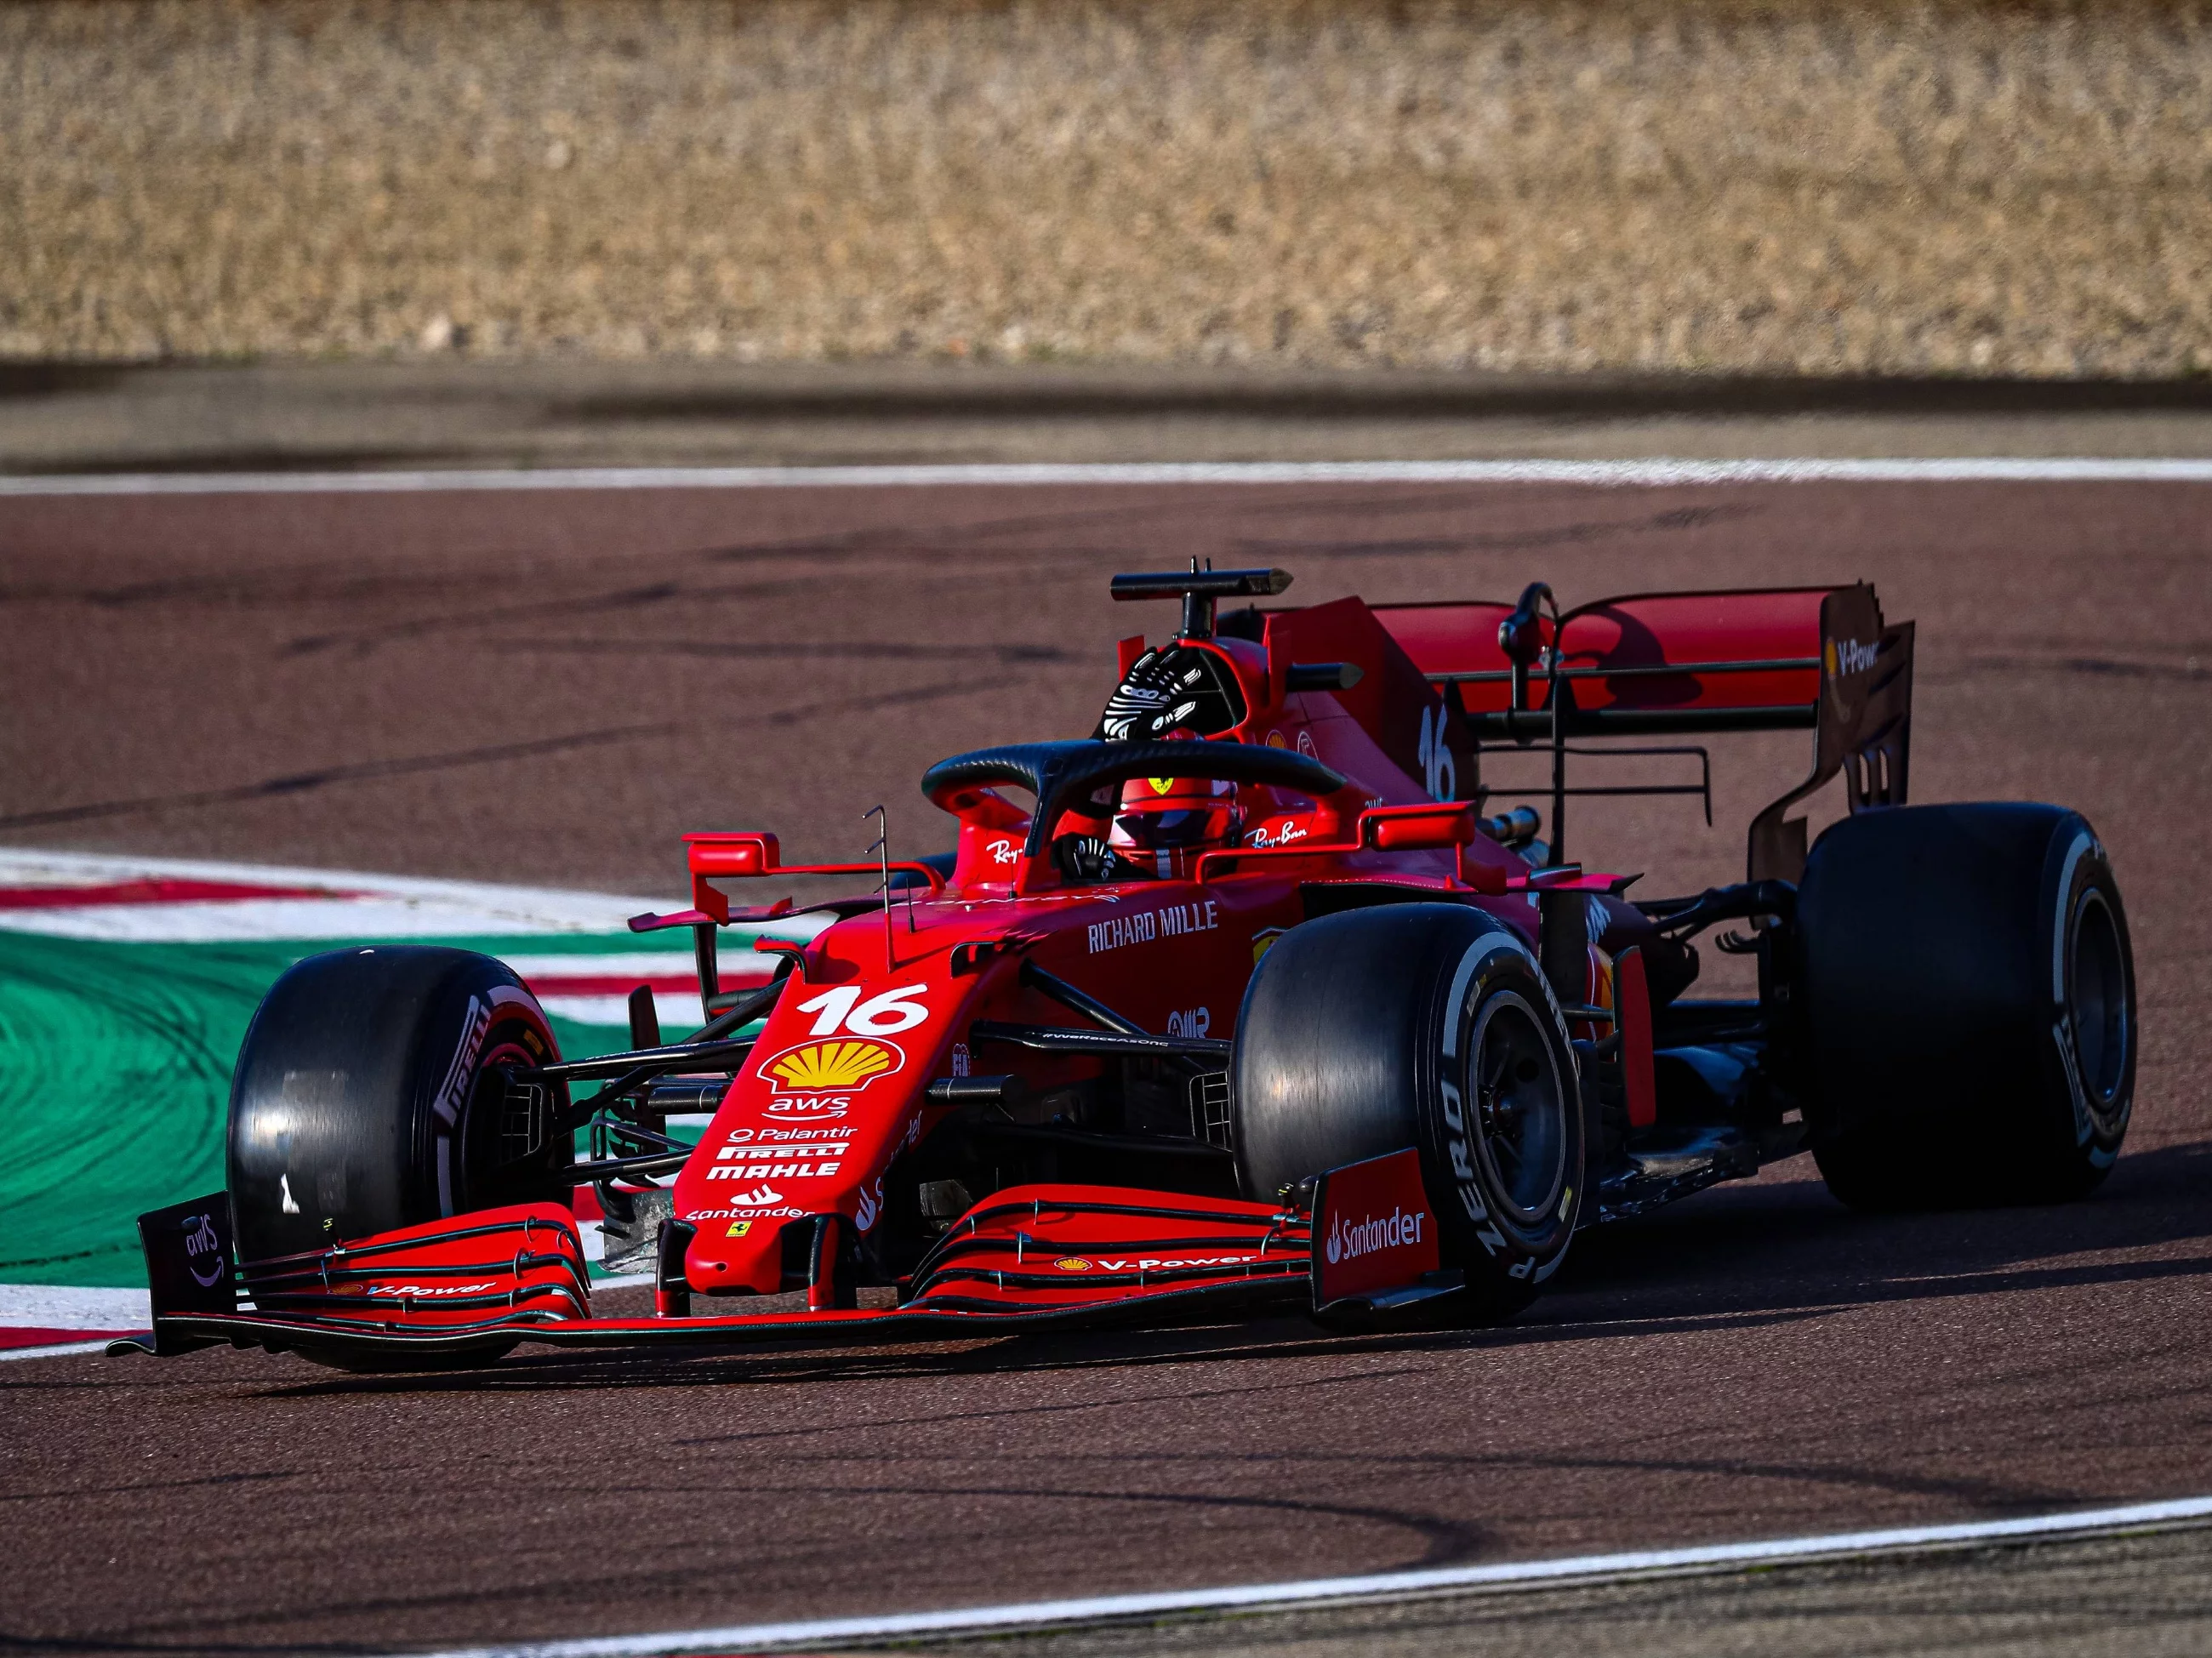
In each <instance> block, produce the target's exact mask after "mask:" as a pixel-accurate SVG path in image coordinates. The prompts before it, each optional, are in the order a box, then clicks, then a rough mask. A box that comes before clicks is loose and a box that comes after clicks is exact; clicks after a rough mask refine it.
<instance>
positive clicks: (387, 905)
mask: <svg viewBox="0 0 2212 1658" xmlns="http://www.w3.org/2000/svg"><path fill="white" fill-rule="evenodd" d="M165 876H166V877H169V878H174V879H178V880H190V881H232V882H239V883H243V884H259V885H265V886H291V887H321V888H325V889H329V890H333V891H350V892H355V893H360V894H364V895H366V896H367V897H366V900H364V899H362V898H331V899H328V900H313V899H295V900H281V899H280V900H253V899H249V900H245V901H242V902H211V903H183V904H158V903H155V904H117V905H112V906H100V907H99V908H94V909H87V910H84V911H82V912H78V911H73V910H70V909H67V908H59V909H51V910H32V909H27V910H11V911H9V912H7V913H6V914H5V915H4V916H0V926H4V927H6V928H9V929H10V930H14V931H19V932H65V933H68V934H70V936H74V937H82V938H135V939H140V940H149V941H150V940H153V939H176V938H182V937H187V936H189V937H195V938H197V937H202V936H205V937H209V938H347V937H391V936H396V935H398V934H401V933H409V932H415V933H421V932H430V933H435V932H446V933H448V934H454V935H459V934H463V933H468V932H622V931H623V927H624V924H625V923H626V922H627V920H629V917H630V916H632V915H635V914H638V913H639V912H640V911H641V910H647V909H668V908H676V907H677V903H676V901H673V900H670V899H665V898H663V899H652V898H629V897H623V896H618V895H615V894H609V893H599V892H569V891H563V890H559V889H555V888H547V887H522V886H494V885H492V884H489V883H486V882H482V881H434V880H422V879H417V878H412V877H408V876H398V875H368V874H362V873H361V872H357V871H353V870H340V869H295V868H290V867H288V866H284V865H270V864H224V863H210V862H206V861H204V860H201V859H170V858H118V857H100V856H94V855H92V854H89V853H68V852H33V851H16V850H8V851H0V885H8V886H35V885H41V884H48V883H52V884H72V883H80V882H81V883H94V882H100V881H118V880H131V879H135V878H141V877H150V878H159V877H165ZM372 910H373V911H374V915H373V917H371V916H370V914H369V912H371V911H372ZM225 916H229V917H231V918H233V920H232V922H231V923H229V924H226V923H224V922H223V919H222V918H223V917H225ZM289 926H309V927H310V930H309V931H305V932H290V931H287V930H285V929H286V928H287V927H289ZM192 928H213V929H214V930H213V931H211V932H197V931H191V930H190V929H192ZM133 929H136V930H135V931H134V930H133ZM179 929H185V931H183V932H180V931H179Z"/></svg>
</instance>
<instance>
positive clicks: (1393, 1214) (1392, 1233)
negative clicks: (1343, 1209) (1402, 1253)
mask: <svg viewBox="0 0 2212 1658" xmlns="http://www.w3.org/2000/svg"><path fill="white" fill-rule="evenodd" d="M1428 1218H1429V1216H1428V1212H1427V1211H1426V1210H1425V1209H1416V1210H1414V1211H1413V1212H1411V1213H1408V1212H1407V1211H1405V1210H1403V1209H1397V1208H1394V1209H1392V1210H1391V1211H1390V1212H1389V1214H1387V1215H1383V1216H1380V1217H1370V1218H1368V1219H1366V1220H1359V1221H1353V1222H1351V1223H1350V1224H1346V1221H1345V1218H1344V1217H1343V1216H1341V1215H1339V1216H1337V1217H1336V1218H1335V1220H1334V1222H1333V1223H1332V1224H1331V1225H1330V1227H1329V1229H1328V1246H1327V1248H1328V1264H1329V1265H1330V1266H1335V1265H1337V1264H1338V1263H1339V1262H1340V1261H1345V1260H1358V1259H1359V1257H1360V1256H1362V1255H1366V1254H1373V1253H1374V1252H1375V1251H1376V1250H1377V1249H1399V1248H1405V1247H1406V1246H1407V1245H1409V1244H1416V1243H1419V1242H1420V1241H1421V1223H1422V1222H1423V1221H1425V1220H1426V1219H1428Z"/></svg>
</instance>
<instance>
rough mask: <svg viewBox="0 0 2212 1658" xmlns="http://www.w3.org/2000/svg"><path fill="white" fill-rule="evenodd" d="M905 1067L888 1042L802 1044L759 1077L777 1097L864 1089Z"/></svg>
mask: <svg viewBox="0 0 2212 1658" xmlns="http://www.w3.org/2000/svg"><path fill="white" fill-rule="evenodd" d="M905 1063H906V1055H905V1054H902V1053H900V1052H899V1050H898V1049H897V1048H894V1047H892V1046H891V1044H890V1043H889V1042H802V1043H800V1044H799V1046H798V1047H797V1048H786V1049H784V1051H783V1052H782V1053H781V1054H777V1055H776V1056H775V1058H774V1059H772V1060H768V1061H767V1062H766V1063H764V1064H763V1066H761V1068H760V1074H761V1075H762V1076H763V1077H766V1078H769V1082H770V1084H772V1085H773V1086H774V1088H775V1091H776V1092H777V1093H779V1094H817V1093H827V1092H829V1091H830V1090H835V1089H840V1088H866V1086H867V1085H868V1084H870V1083H872V1082H873V1081H874V1080H875V1079H876V1078H878V1077H880V1076H883V1075H884V1074H885V1073H887V1072H893V1071H896V1070H897V1069H898V1068H899V1067H900V1066H902V1065H904V1064H905Z"/></svg>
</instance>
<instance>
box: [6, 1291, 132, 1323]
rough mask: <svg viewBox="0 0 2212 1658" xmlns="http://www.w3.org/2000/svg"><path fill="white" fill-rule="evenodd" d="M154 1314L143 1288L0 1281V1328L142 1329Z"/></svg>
mask: <svg viewBox="0 0 2212 1658" xmlns="http://www.w3.org/2000/svg"><path fill="white" fill-rule="evenodd" d="M153 1316H154V1303H153V1298H152V1297H149V1295H148V1294H147V1293H146V1291H143V1290H80V1289H77V1288H75V1287H74V1286H71V1285H66V1284H0V1329H9V1328H19V1329H20V1328H28V1329H33V1330H143V1329H144V1328H145V1327H146V1326H147V1324H148V1323H149V1321H151V1320H152V1318H153Z"/></svg>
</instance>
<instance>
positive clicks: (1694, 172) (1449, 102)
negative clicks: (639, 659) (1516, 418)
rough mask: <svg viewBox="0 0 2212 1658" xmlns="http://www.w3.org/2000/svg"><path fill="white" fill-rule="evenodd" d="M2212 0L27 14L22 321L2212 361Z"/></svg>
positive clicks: (128, 327) (401, 331) (760, 341)
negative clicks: (2194, 0) (1852, 5)
mask: <svg viewBox="0 0 2212 1658" xmlns="http://www.w3.org/2000/svg"><path fill="white" fill-rule="evenodd" d="M2208 186H2212V12H2209V11H2208V9H2207V8H2206V7H2205V6H2203V5H2201V4H2159V3H2136V0H2116V3H2111V4H2105V5H2098V6H2059V5H2047V4H2033V3H2009V0H1987V3H1978V4H1964V3H1917V4H1879V3H1878V4H1872V5H1864V6H1861V7H1859V8H1857V9H1850V10H1841V9H1837V8H1836V7H1833V6H1831V5H1827V4H1821V3H1813V0H1774V3H1770V4H1765V5H1755V4H1749V3H1739V0H1609V3H1597V0H1525V3H1518V4H1516V3H1491V0H1476V3H1466V4H1429V3H1419V0H1406V3H1401V4H1395V5H1387V6H1386V5H1382V4H1370V3H1364V0H1334V3H1301V0H1204V3H1183V0H1160V3H1134V0H1130V3H1088V0H1015V3H1007V4H995V5H975V4H961V3H950V0H742V3H694V0H668V3H661V4H641V3H615V0H606V3H578V4H568V5H550V4H548V5H538V4H523V3H514V0H436V3H384V4H353V5H338V4H296V3H285V4H262V3H255V4H246V3H216V0H168V3H152V4H147V3H137V0H88V3H28V4H22V3H19V4H12V5H9V6H6V7H5V8H4V9H0V354H13V355H75V356H95V357H136V356H145V355H161V354H193V355H208V354H216V355H219V354H232V353H309V354H318V353H331V352H343V353H385V352H395V351H396V352H407V351H416V350H422V349H433V348H437V347H441V346H446V347H447V348H448V349H450V346H451V345H452V344H453V343H459V345H461V346H464V347H465V349H470V350H472V351H483V352H497V353H544V352H558V351H567V352H587V353H595V354H602V355H643V354H654V353H677V354H687V353H698V354H704V355H736V356H743V357H748V358H763V359H772V358H773V359H821V358H834V357H860V356H878V355H937V354H951V355H965V354H975V353H988V354H994V355H1010V356H1027V355H1052V356H1057V357H1076V358H1113V359H1122V360H1137V361H1239V362H1242V361H1253V362H1266V361H1280V362H1297V363H1308V364H1314V363H1319V364H1346V363H1361V362H1387V363H1401V364H1424V365H1431V366H1475V367H1516V368H1567V369H1578V368H1590V367H1656V368H1668V369H1693V370H1737V371H1778V372H1793V371H1795V372H1808V373H1836V372H1881V373H1922V372H1929V371H1936V372H1943V371H1962V372H1988V373H2011V374H2124V375H2157V374H2185V373H2197V372H2203V371H2205V370H2207V369H2212V187H2208Z"/></svg>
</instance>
